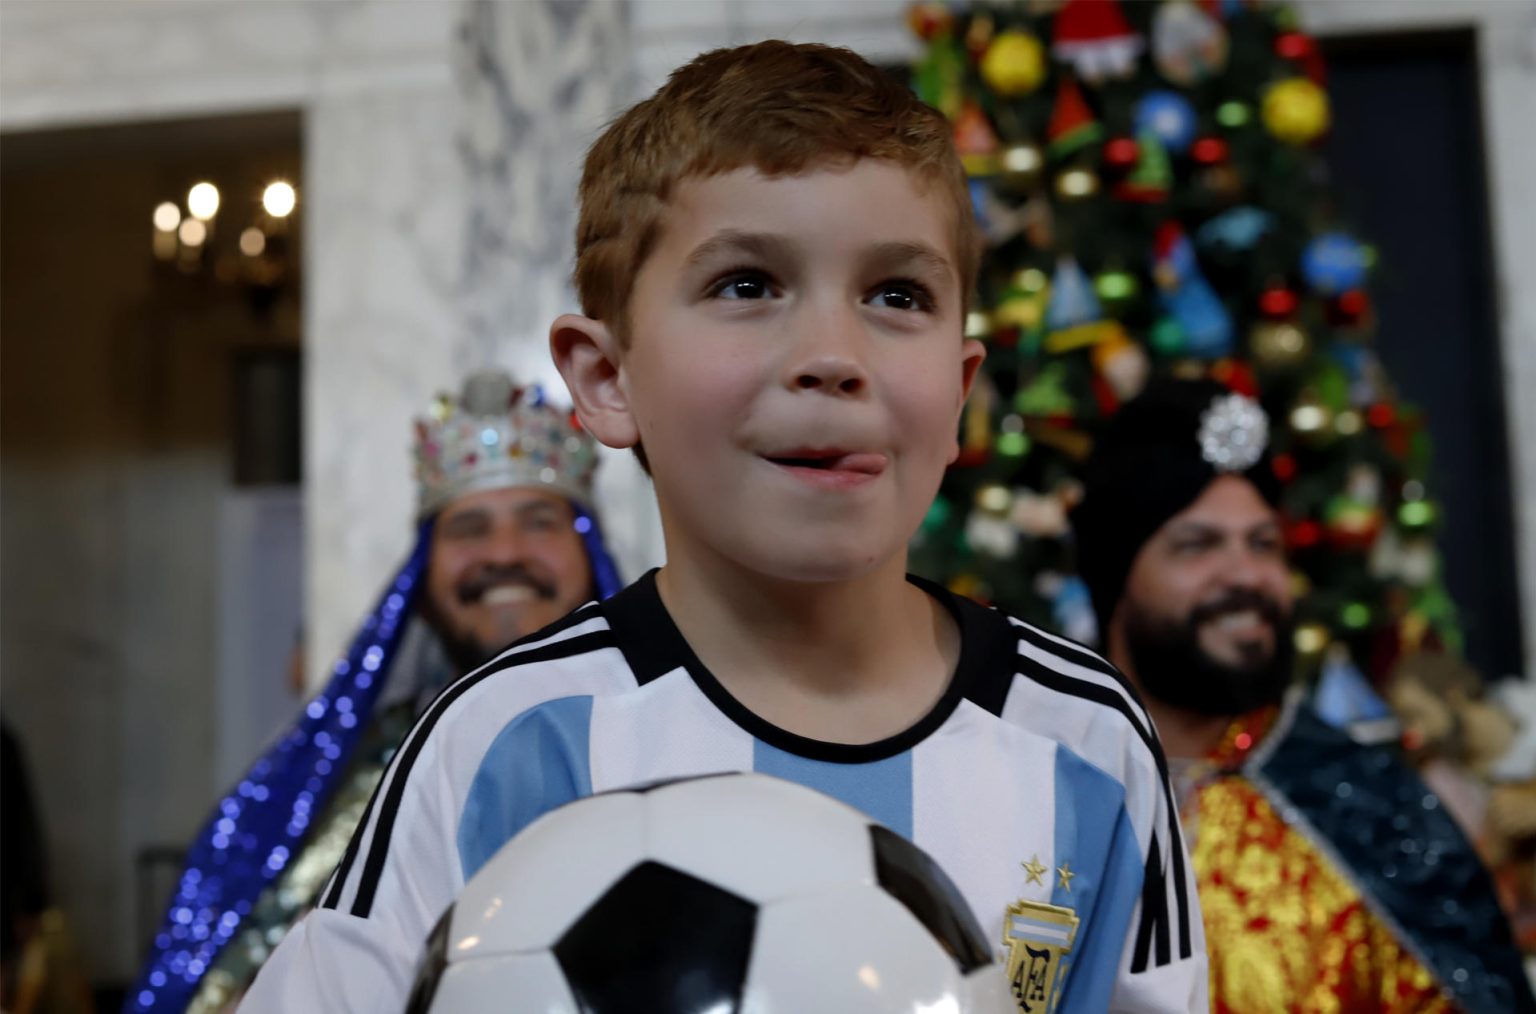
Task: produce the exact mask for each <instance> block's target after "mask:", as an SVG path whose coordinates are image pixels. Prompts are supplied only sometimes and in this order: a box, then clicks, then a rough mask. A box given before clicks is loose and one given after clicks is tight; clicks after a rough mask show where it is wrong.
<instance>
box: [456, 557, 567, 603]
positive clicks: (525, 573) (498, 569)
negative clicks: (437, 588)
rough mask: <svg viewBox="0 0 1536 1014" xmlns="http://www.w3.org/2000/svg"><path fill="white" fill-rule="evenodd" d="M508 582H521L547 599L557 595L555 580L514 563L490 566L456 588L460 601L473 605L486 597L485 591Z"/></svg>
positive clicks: (466, 579)
mask: <svg viewBox="0 0 1536 1014" xmlns="http://www.w3.org/2000/svg"><path fill="white" fill-rule="evenodd" d="M507 584H520V585H522V586H524V587H525V588H529V589H532V590H533V592H534V594H536V595H538V597H539V598H541V599H544V600H546V601H549V600H552V599H553V598H554V597H555V592H556V588H555V585H554V584H553V582H550V581H546V580H543V579H542V578H539V577H537V576H536V575H534V574H533V573H532V572H531V571H529V570H528V568H527V567H524V566H523V565H522V564H517V563H514V564H512V565H510V566H505V567H502V566H489V567H485V568H484V569H482V570H479V571H477V572H476V573H474V574H472V575H470V576H469V577H467V578H465V579H464V580H463V581H460V582H459V584H458V586H457V587H456V588H455V589H454V590H455V591H456V592H457V593H458V596H459V602H460V603H462V604H464V605H473V604H474V603H476V602H479V601H480V600H481V599H482V598H484V597H485V593H486V592H488V591H490V590H491V589H492V588H496V587H500V586H501V585H507Z"/></svg>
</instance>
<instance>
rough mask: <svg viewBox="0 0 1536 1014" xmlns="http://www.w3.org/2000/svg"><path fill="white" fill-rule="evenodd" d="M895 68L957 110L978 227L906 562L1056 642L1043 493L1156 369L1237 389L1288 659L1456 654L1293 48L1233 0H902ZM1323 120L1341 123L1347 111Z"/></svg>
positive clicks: (1410, 418) (1077, 604)
mask: <svg viewBox="0 0 1536 1014" xmlns="http://www.w3.org/2000/svg"><path fill="white" fill-rule="evenodd" d="M909 16H910V24H911V27H912V29H913V30H914V31H915V32H916V33H917V34H918V35H919V36H920V37H921V38H922V39H923V40H924V42H925V46H924V51H923V54H922V56H921V57H920V59H919V60H918V62H917V63H916V65H915V66H914V68H913V84H914V87H915V88H916V89H917V90H918V92H919V93H920V94H921V95H922V97H923V98H924V99H925V100H926V101H928V102H929V103H931V104H932V105H934V106H936V107H938V108H939V109H941V110H942V111H943V112H944V113H945V115H946V116H947V117H949V119H950V120H951V122H952V123H953V124H954V129H955V140H956V144H957V146H958V147H959V150H960V152H961V156H962V158H963V160H964V161H965V164H966V168H967V170H968V172H969V174H970V177H971V192H972V200H973V203H974V206H975V208H976V212H977V216H978V219H979V221H980V224H981V226H982V230H983V233H984V234H985V237H986V242H987V247H988V249H987V253H986V257H985V261H984V266H983V269H982V275H981V278H980V280H979V283H978V291H977V299H976V301H975V303H974V305H973V308H972V312H971V313H970V315H969V317H968V319H967V323H966V330H967V332H968V334H969V335H970V336H972V337H976V338H979V339H981V340H982V341H984V342H985V343H986V345H987V349H988V357H987V361H986V365H985V367H984V375H983V376H982V377H981V378H980V379H979V381H978V384H977V390H976V392H975V394H974V395H973V397H972V399H971V401H970V402H969V404H968V405H967V408H966V412H965V416H964V418H963V420H962V432H961V445H962V453H961V456H960V459H959V460H958V461H957V462H956V464H955V466H954V467H953V468H952V469H951V470H950V472H949V474H948V475H947V476H946V479H945V482H944V485H943V488H942V490H941V492H940V495H939V498H938V499H937V500H936V501H935V503H934V505H933V508H932V510H931V511H930V513H929V515H928V517H927V519H926V520H925V521H924V523H923V526H922V529H921V531H920V532H919V533H918V535H917V537H916V539H915V540H914V544H913V557H912V566H913V567H914V569H916V570H917V571H919V572H920V573H924V574H926V575H928V576H931V577H934V578H936V579H939V580H941V581H944V582H946V583H947V584H948V585H949V586H950V587H951V588H953V589H954V590H956V591H959V592H961V593H964V594H968V595H972V596H974V597H976V598H979V599H982V600H984V601H988V602H992V603H994V604H997V605H999V606H1001V607H1003V608H1004V609H1007V610H1008V611H1010V612H1013V613H1014V614H1015V615H1018V616H1020V617H1021V618H1023V619H1026V620H1029V621H1031V622H1035V623H1038V624H1040V625H1042V626H1045V627H1048V628H1051V629H1055V630H1057V631H1060V632H1061V633H1063V634H1065V635H1067V636H1069V637H1074V638H1077V639H1079V640H1086V641H1089V642H1093V641H1094V640H1095V639H1096V631H1095V624H1094V619H1093V615H1092V610H1091V607H1090V604H1089V600H1088V595H1087V590H1086V588H1085V587H1084V586H1083V584H1082V582H1081V581H1080V580H1078V579H1077V578H1076V577H1074V576H1073V572H1072V568H1073V564H1072V546H1071V538H1070V532H1069V529H1068V523H1067V512H1068V511H1069V510H1070V508H1071V507H1072V505H1073V504H1074V503H1075V502H1076V499H1077V497H1078V496H1079V495H1080V487H1079V486H1078V484H1077V480H1076V478H1075V476H1076V474H1077V473H1078V471H1079V469H1080V468H1081V465H1082V462H1083V459H1084V457H1085V456H1086V455H1087V453H1088V452H1089V450H1090V449H1091V447H1092V444H1093V439H1094V436H1095V434H1096V433H1097V432H1098V431H1099V430H1100V428H1101V427H1102V426H1103V424H1104V422H1105V421H1106V420H1107V419H1108V418H1109V417H1110V416H1111V415H1112V414H1113V413H1114V412H1115V411H1116V409H1117V408H1118V407H1119V406H1120V405H1121V404H1122V403H1124V402H1125V401H1126V400H1128V399H1129V398H1131V397H1133V396H1134V395H1135V394H1136V393H1137V391H1139V390H1140V389H1141V387H1142V386H1143V385H1144V384H1145V382H1146V380H1147V378H1148V377H1149V376H1150V375H1151V374H1153V373H1160V372H1168V373H1172V374H1176V375H1189V376H1208V377H1214V378H1215V379H1217V380H1220V381H1222V382H1224V383H1226V384H1227V385H1229V386H1230V387H1231V388H1232V389H1234V390H1236V391H1239V392H1241V393H1244V394H1249V395H1253V396H1256V397H1258V398H1259V399H1260V401H1261V403H1262V404H1263V406H1264V408H1265V410H1266V412H1267V413H1268V415H1269V419H1270V436H1271V446H1272V448H1273V450H1274V452H1275V457H1274V468H1275V471H1276V473H1277V476H1278V477H1279V478H1280V480H1281V481H1282V482H1283V484H1284V497H1283V504H1282V510H1283V520H1284V526H1285V535H1286V540H1287V543H1288V547H1289V552H1290V558H1291V561H1292V566H1293V570H1294V581H1295V584H1296V586H1297V591H1298V592H1299V595H1298V607H1297V624H1298V625H1297V630H1296V640H1297V647H1298V649H1299V652H1298V656H1299V657H1300V658H1301V659H1302V660H1303V661H1304V663H1308V664H1309V665H1310V666H1311V667H1312V669H1313V670H1314V671H1315V670H1316V668H1317V667H1318V666H1319V665H1320V664H1321V663H1322V662H1323V661H1324V660H1325V659H1326V660H1328V661H1329V662H1330V663H1331V664H1333V665H1335V666H1352V667H1357V668H1358V669H1359V670H1361V671H1363V672H1366V673H1369V674H1370V675H1371V676H1372V677H1373V678H1375V679H1378V680H1379V679H1381V678H1383V677H1384V676H1385V674H1386V673H1387V671H1388V670H1389V669H1390V667H1391V666H1392V664H1393V663H1394V662H1395V661H1396V660H1397V659H1398V658H1399V657H1401V656H1402V655H1403V654H1405V653H1407V652H1409V651H1412V650H1415V649H1417V648H1421V647H1445V648H1449V649H1451V650H1459V647H1460V644H1459V633H1458V630H1457V624H1456V617H1455V610H1454V608H1453V606H1452V604H1451V602H1450V599H1449V597H1448V595H1447V594H1446V591H1445V588H1444V585H1443V583H1442V581H1441V578H1440V573H1439V566H1438V560H1437V556H1436V551H1435V547H1434V540H1433V536H1434V528H1435V523H1436V514H1437V511H1436V506H1435V503H1434V501H1433V500H1432V499H1430V498H1429V495H1428V491H1427V490H1426V489H1425V475H1426V472H1427V464H1428V461H1427V459H1428V446H1427V436H1426V434H1425V431H1424V428H1423V425H1422V421H1421V419H1420V418H1419V417H1418V416H1417V414H1416V413H1415V411H1414V410H1413V409H1412V408H1411V407H1410V406H1408V405H1405V404H1403V403H1402V402H1401V401H1400V400H1399V399H1398V398H1397V396H1396V394H1395V393H1394V391H1393V389H1392V387H1391V385H1390V383H1389V381H1388V379H1387V378H1386V377H1385V376H1384V375H1383V371H1382V369H1381V367H1380V364H1379V361H1378V359H1377V357H1376V355H1375V353H1374V351H1373V348H1372V345H1373V341H1374V340H1375V334H1374V330H1375V329H1374V315H1373V313H1372V309H1371V300H1370V296H1369V294H1368V288H1367V282H1368V278H1369V275H1370V273H1371V269H1372V266H1373V264H1374V260H1375V257H1374V253H1373V251H1372V250H1371V248H1370V247H1369V246H1368V245H1366V244H1365V243H1364V242H1362V240H1361V239H1360V238H1358V237H1356V236H1355V235H1353V234H1352V232H1351V230H1350V228H1349V222H1348V219H1347V211H1346V209H1340V208H1338V207H1336V206H1335V205H1334V203H1333V202H1332V201H1331V200H1330V196H1329V192H1328V176H1327V170H1326V166H1325V165H1324V163H1323V161H1322V159H1321V157H1320V155H1319V153H1318V150H1317V145H1318V142H1319V141H1320V140H1321V139H1322V138H1323V137H1324V136H1325V134H1326V132H1327V131H1328V130H1329V129H1330V123H1329V104H1328V95H1327V90H1326V84H1327V82H1326V74H1325V68H1324V66H1323V62H1322V60H1321V58H1320V55H1319V50H1318V46H1317V43H1316V41H1315V40H1314V39H1312V38H1311V37H1309V36H1308V35H1306V34H1305V33H1303V32H1302V31H1300V30H1299V28H1298V25H1297V21H1296V17H1295V15H1294V13H1293V12H1292V11H1290V10H1288V9H1286V8H1283V7H1269V6H1256V5H1253V4H1249V3H1237V2H1232V0H1219V2H1216V0H1211V2H1199V3H1196V2H1192V0H1169V2H1163V3H1157V4H1141V3H1138V4H1126V5H1121V4H1119V3H1117V2H1115V0H1066V2H1065V3H1062V2H1060V0H1055V2H1040V0H1035V2H1019V3H997V4H981V3H978V4H975V5H972V6H970V7H968V8H965V9H959V8H956V7H954V6H952V5H948V4H942V3H921V4H917V5H914V6H913V7H912V8H911V9H910V12H909ZM1345 129H1347V125H1345Z"/></svg>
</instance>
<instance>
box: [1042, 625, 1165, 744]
mask: <svg viewBox="0 0 1536 1014" xmlns="http://www.w3.org/2000/svg"><path fill="white" fill-rule="evenodd" d="M1012 626H1013V629H1014V631H1015V632H1016V633H1017V634H1018V635H1019V638H1020V639H1021V640H1024V641H1028V642H1029V643H1030V644H1032V645H1034V646H1035V647H1036V648H1039V649H1040V650H1041V651H1043V652H1045V653H1046V654H1048V655H1051V656H1054V657H1055V658H1059V659H1061V660H1062V661H1063V662H1066V663H1069V664H1075V665H1080V666H1082V667H1083V668H1085V669H1092V670H1093V671H1094V672H1096V673H1099V674H1101V675H1104V676H1108V677H1109V678H1110V679H1112V680H1114V681H1115V685H1116V686H1118V687H1119V688H1120V689H1121V690H1124V691H1125V694H1126V696H1127V697H1129V698H1130V699H1131V700H1132V701H1133V702H1134V703H1135V705H1136V710H1137V711H1138V712H1140V715H1141V720H1142V721H1143V722H1146V723H1148V724H1149V725H1150V724H1151V722H1152V719H1151V716H1149V715H1148V714H1147V705H1146V702H1145V701H1143V700H1142V699H1141V694H1140V693H1139V692H1137V690H1136V688H1135V687H1134V686H1132V685H1131V681H1130V680H1128V679H1126V678H1125V674H1124V673H1123V672H1121V671H1120V670H1119V669H1116V668H1115V666H1114V664H1113V663H1111V662H1110V661H1109V660H1108V659H1106V658H1104V657H1103V656H1102V655H1100V654H1099V653H1098V652H1095V651H1092V650H1090V649H1088V648H1084V647H1083V646H1082V645H1080V644H1078V643H1077V642H1076V641H1068V642H1067V643H1068V644H1070V645H1071V646H1072V647H1073V648H1076V649H1078V650H1077V651H1074V652H1072V653H1071V654H1070V655H1068V654H1065V653H1064V652H1063V645H1062V644H1061V643H1060V642H1057V641H1053V640H1052V639H1051V638H1049V637H1046V636H1045V635H1044V634H1042V633H1041V632H1040V631H1038V630H1036V629H1035V628H1034V627H1031V626H1030V625H1029V624H1027V623H1024V622H1023V621H1021V620H1014V621H1013V623H1012Z"/></svg>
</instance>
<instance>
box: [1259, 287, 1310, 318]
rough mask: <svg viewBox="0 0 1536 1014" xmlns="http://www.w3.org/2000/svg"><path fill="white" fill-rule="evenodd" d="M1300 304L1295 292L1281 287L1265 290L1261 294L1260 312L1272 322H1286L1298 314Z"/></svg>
mask: <svg viewBox="0 0 1536 1014" xmlns="http://www.w3.org/2000/svg"><path fill="white" fill-rule="evenodd" d="M1299 303H1300V299H1299V298H1298V297H1297V295H1296V292H1295V290H1293V289H1287V288H1284V287H1281V286H1275V287H1274V288H1269V289H1265V290H1264V291H1263V292H1261V293H1260V294H1259V312H1260V313H1262V314H1263V315H1264V316H1266V317H1268V318H1270V319H1271V320H1285V319H1286V318H1287V317H1289V316H1290V315H1291V314H1293V313H1295V312H1296V307H1297V305H1298V304H1299Z"/></svg>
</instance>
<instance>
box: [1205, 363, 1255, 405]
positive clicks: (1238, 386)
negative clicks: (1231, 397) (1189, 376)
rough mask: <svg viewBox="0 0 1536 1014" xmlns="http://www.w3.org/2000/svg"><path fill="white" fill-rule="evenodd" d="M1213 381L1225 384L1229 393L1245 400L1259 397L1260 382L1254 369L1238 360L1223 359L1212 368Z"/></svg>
mask: <svg viewBox="0 0 1536 1014" xmlns="http://www.w3.org/2000/svg"><path fill="white" fill-rule="evenodd" d="M1211 379H1212V380H1215V381H1218V382H1219V383H1222V384H1225V385H1226V386H1227V389H1228V390H1229V391H1232V392H1233V393H1234V394H1241V395H1243V396H1244V397H1245V398H1257V397H1258V396H1259V381H1258V378H1257V377H1255V376H1254V374H1253V369H1252V368H1251V367H1250V366H1249V365H1248V364H1247V363H1245V362H1242V361H1241V360H1238V359H1221V360H1218V361H1217V362H1216V363H1215V364H1214V365H1213V366H1212V367H1211Z"/></svg>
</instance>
